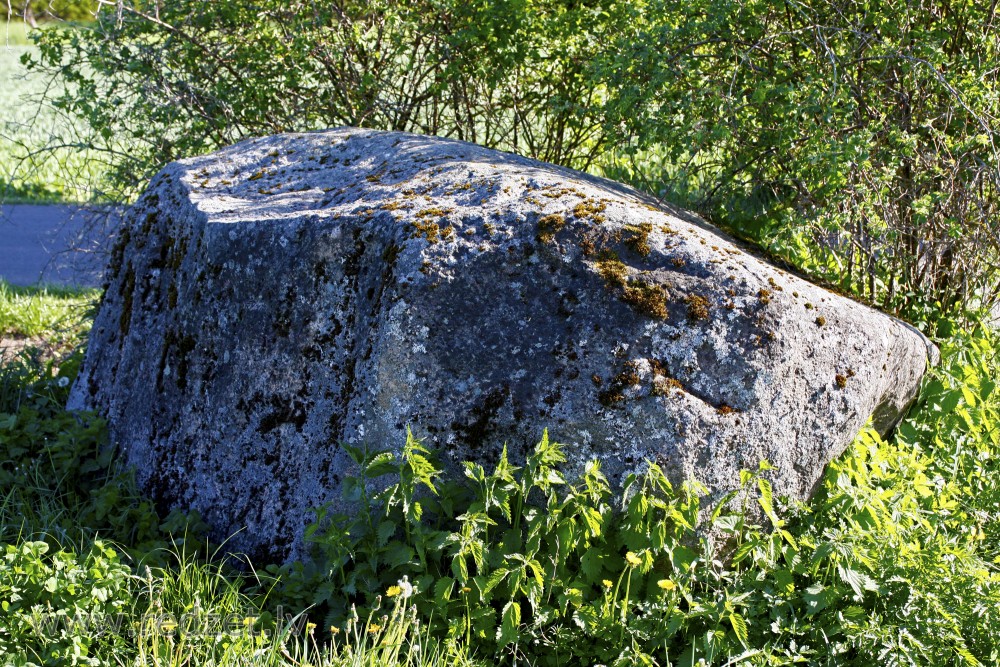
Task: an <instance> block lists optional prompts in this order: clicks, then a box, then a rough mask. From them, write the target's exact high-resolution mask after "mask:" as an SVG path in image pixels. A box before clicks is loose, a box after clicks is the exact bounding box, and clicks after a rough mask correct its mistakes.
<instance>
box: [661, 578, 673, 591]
mask: <svg viewBox="0 0 1000 667" xmlns="http://www.w3.org/2000/svg"><path fill="white" fill-rule="evenodd" d="M656 585H657V586H659V587H660V590H664V591H672V590H674V589H675V588H677V584H675V583H674V582H673V580H672V579H660V580H659V581H657V582H656Z"/></svg>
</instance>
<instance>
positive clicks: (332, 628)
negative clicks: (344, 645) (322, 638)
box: [330, 625, 340, 636]
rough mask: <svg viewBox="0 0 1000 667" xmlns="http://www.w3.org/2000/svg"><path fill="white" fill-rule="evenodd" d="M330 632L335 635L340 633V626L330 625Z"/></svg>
mask: <svg viewBox="0 0 1000 667" xmlns="http://www.w3.org/2000/svg"><path fill="white" fill-rule="evenodd" d="M330 634H331V635H334V636H337V635H339V634H340V628H338V627H337V626H336V625H331V626H330Z"/></svg>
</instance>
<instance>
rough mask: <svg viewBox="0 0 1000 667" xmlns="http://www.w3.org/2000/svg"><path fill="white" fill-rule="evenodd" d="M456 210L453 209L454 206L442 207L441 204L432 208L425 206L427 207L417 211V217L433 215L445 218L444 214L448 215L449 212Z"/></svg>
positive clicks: (430, 216)
mask: <svg viewBox="0 0 1000 667" xmlns="http://www.w3.org/2000/svg"><path fill="white" fill-rule="evenodd" d="M454 210H455V209H453V208H442V207H440V206H432V207H430V208H425V209H422V210H420V211H417V217H418V218H432V217H436V218H443V217H444V216H446V215H448V214H449V213H451V212H452V211H454Z"/></svg>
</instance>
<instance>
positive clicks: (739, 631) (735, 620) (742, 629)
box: [729, 612, 750, 646]
mask: <svg viewBox="0 0 1000 667" xmlns="http://www.w3.org/2000/svg"><path fill="white" fill-rule="evenodd" d="M729 623H730V624H731V625H732V626H733V632H735V633H736V638H737V639H738V640H739V641H740V643H741V644H743V645H744V646H746V645H747V639H748V638H749V636H750V633H749V631H748V630H747V622H746V621H745V620H743V617H742V616H740V615H739V614H737V613H736V612H733V613H731V614H730V615H729Z"/></svg>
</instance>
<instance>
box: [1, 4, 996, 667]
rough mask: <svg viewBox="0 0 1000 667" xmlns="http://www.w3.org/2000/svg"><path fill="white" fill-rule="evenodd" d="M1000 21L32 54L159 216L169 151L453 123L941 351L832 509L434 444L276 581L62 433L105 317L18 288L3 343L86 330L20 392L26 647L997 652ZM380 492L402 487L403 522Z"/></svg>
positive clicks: (837, 8) (268, 35)
mask: <svg viewBox="0 0 1000 667" xmlns="http://www.w3.org/2000/svg"><path fill="white" fill-rule="evenodd" d="M993 12H994V8H991V7H989V6H988V5H982V4H975V3H972V2H968V1H965V0H958V1H957V2H956V1H948V0H911V1H910V2H908V3H906V4H903V5H899V4H896V5H895V6H890V5H889V4H884V3H883V4H878V3H875V4H873V3H862V2H860V1H855V0H806V1H805V2H776V3H771V2H758V1H756V0H690V1H688V2H684V3H677V2H667V1H665V0H644V1H643V2H638V3H596V2H568V1H566V0H504V1H502V2H478V1H475V0H474V1H472V2H470V1H468V0H463V1H462V2H457V1H455V0H435V1H433V2H431V1H430V0H427V1H424V0H418V1H416V2H407V3H398V2H392V1H390V0H377V1H375V2H359V1H355V0H337V1H335V2H330V3H302V2H276V1H272V0H257V1H256V2H250V1H249V0H217V1H215V2H202V1H197V2H196V1H194V0H171V1H167V2H155V3H153V2H149V3H146V2H138V1H137V2H119V3H115V5H113V6H111V5H109V6H108V7H104V8H102V9H101V10H100V11H99V12H97V16H96V19H97V20H96V21H94V22H91V23H88V24H86V25H84V26H81V27H78V28H75V29H72V30H44V31H40V32H36V33H34V35H35V37H36V39H37V42H38V44H37V50H26V51H25V57H24V61H25V63H26V64H27V65H28V66H29V67H30V68H31V71H32V72H33V73H35V74H36V75H37V74H41V73H47V74H49V75H52V76H56V77H58V78H57V79H55V80H56V81H58V82H59V83H58V85H57V86H56V87H53V88H51V89H48V91H47V92H46V91H40V93H41V94H42V95H43V99H44V100H46V101H47V102H50V103H51V104H53V105H54V109H55V111H56V112H58V113H61V114H66V115H67V116H69V117H72V118H75V119H76V120H75V121H74V122H75V123H79V124H78V125H73V127H74V128H77V129H74V130H73V132H74V133H76V132H77V130H79V134H78V135H77V139H76V140H75V141H74V142H73V146H74V147H75V148H77V149H80V150H87V151H90V152H89V153H88V155H90V156H93V157H96V156H99V157H100V160H102V161H103V162H104V164H105V165H106V168H105V169H102V170H101V171H100V174H102V175H103V176H102V177H103V178H104V179H105V180H104V182H103V183H102V185H101V187H100V188H99V189H100V191H102V192H104V193H106V195H105V196H108V197H111V198H115V199H129V198H131V197H134V196H135V194H136V193H137V192H138V191H139V190H140V189H141V188H142V186H143V184H144V183H145V182H146V181H147V180H148V178H149V177H150V175H151V174H152V173H154V172H155V171H156V170H157V169H158V168H159V167H160V166H161V165H162V164H163V163H164V162H165V161H167V160H171V159H175V158H179V157H184V156H187V155H191V154H193V153H199V152H204V151H208V150H211V149H212V148H214V147H217V146H219V145H222V144H227V143H231V142H233V141H236V140H238V139H240V138H242V137H244V136H249V135H256V134H270V133H273V132H278V131H286V130H308V129H314V128H319V127H326V126H333V125H343V124H351V125H360V126H366V127H376V128H385V129H399V130H407V131H414V132H424V133H433V134H441V135H445V136H451V137H456V138H460V139H466V140H470V141H476V142H479V143H482V144H485V145H489V146H495V147H498V148H504V149H508V150H514V151H517V152H520V153H523V154H527V155H531V156H534V157H538V158H540V159H544V160H549V161H553V162H558V163H561V164H566V165H569V166H573V167H577V168H582V169H588V170H591V171H594V172H598V173H604V174H607V175H610V176H613V177H615V178H618V179H621V180H626V181H629V182H631V183H633V184H635V185H637V186H638V187H640V188H643V189H645V190H647V191H649V192H652V193H654V194H657V195H660V196H662V197H664V198H666V199H668V200H672V201H674V202H676V203H679V204H682V205H685V206H688V207H690V208H694V209H696V210H698V211H699V212H701V213H703V214H705V215H706V216H708V217H710V218H711V219H712V220H713V221H715V222H717V223H719V224H722V225H725V226H727V227H728V228H730V229H731V230H733V231H734V232H736V233H738V234H740V235H743V236H747V237H749V238H751V239H755V240H757V241H758V242H759V243H761V244H763V245H765V246H766V247H768V248H769V249H770V250H771V251H772V252H774V253H775V254H777V255H778V256H780V257H783V258H785V259H786V260H787V261H789V262H790V263H791V264H793V265H795V266H797V267H799V268H801V269H803V270H805V271H807V272H810V273H811V274H812V275H813V276H815V277H816V278H819V279H825V280H828V281H830V282H832V283H833V284H835V285H836V286H838V287H840V288H842V289H844V290H846V291H849V292H851V293H854V294H856V295H858V296H859V297H863V298H866V299H868V300H871V301H874V302H876V303H877V304H879V305H881V306H882V307H884V308H885V309H887V310H890V311H892V312H896V313H899V314H902V315H904V316H906V317H907V318H909V319H910V320H911V321H913V322H914V323H916V324H918V325H919V326H920V327H921V328H922V329H923V330H924V331H925V332H926V333H928V334H929V335H931V336H932V337H934V338H935V340H936V341H937V342H938V343H939V344H940V346H941V350H942V363H941V365H940V367H939V368H937V369H935V370H934V371H932V373H931V374H930V375H929V376H928V377H927V378H926V380H925V382H924V385H923V388H922V391H921V394H920V397H919V399H918V401H917V403H916V405H915V406H914V408H913V410H912V411H911V413H910V415H909V416H908V417H907V418H906V419H905V420H904V421H903V422H902V423H901V425H900V426H899V427H898V428H897V430H896V431H895V433H894V434H893V435H892V437H891V438H890V439H889V440H885V441H884V440H882V439H881V438H879V437H878V436H877V434H875V433H873V432H871V431H864V432H863V433H861V434H860V435H859V437H858V438H857V440H856V442H855V443H854V445H853V446H852V447H851V448H850V449H849V451H848V452H846V453H845V455H844V456H843V457H841V458H840V459H838V460H837V461H835V462H834V463H832V464H831V465H830V466H829V467H828V469H827V471H826V474H825V476H824V478H823V480H822V482H821V484H820V487H819V490H818V492H817V494H816V496H815V497H814V498H813V499H812V500H811V501H810V502H809V503H808V504H805V505H789V504H787V503H786V502H784V501H783V500H782V499H779V498H774V497H773V494H772V493H771V489H770V486H769V485H768V483H767V464H766V462H763V463H762V465H761V468H760V469H759V470H754V471H747V472H746V473H745V474H744V476H743V479H742V480H741V481H742V483H743V487H744V493H743V494H741V495H740V496H739V497H736V498H733V499H732V501H733V502H732V503H729V504H720V505H718V506H714V507H706V506H704V501H703V494H702V491H701V488H700V487H699V485H698V484H697V482H696V481H695V480H691V481H690V482H689V483H688V484H687V485H685V486H683V487H682V488H676V487H672V486H671V485H670V484H669V483H668V482H667V481H666V479H665V478H664V477H663V476H662V474H661V473H660V471H659V470H658V469H657V468H656V467H655V466H650V467H649V469H648V471H647V472H646V473H645V474H644V475H642V476H641V477H638V478H634V479H630V480H629V484H628V486H629V491H628V493H626V494H625V495H624V499H623V500H622V499H619V500H615V498H616V497H618V498H621V497H620V496H614V495H613V494H612V493H611V490H610V489H609V488H608V485H607V483H606V481H605V480H604V478H603V477H602V476H601V473H600V468H599V466H598V465H596V464H594V465H592V466H590V467H589V468H588V470H587V473H586V474H585V475H584V476H583V477H582V478H580V479H575V480H568V479H565V478H564V477H563V475H562V473H561V472H560V465H561V463H562V454H561V452H560V447H559V446H558V445H557V444H556V443H550V442H548V440H547V439H544V438H542V442H541V444H539V446H538V447H537V448H536V450H535V452H534V454H533V455H532V456H531V457H530V458H529V459H528V460H527V461H524V462H516V463H515V462H512V461H507V460H506V459H503V460H501V462H500V463H499V464H498V465H497V466H496V467H495V468H494V469H493V470H484V469H481V468H479V467H477V466H474V465H469V466H467V467H466V471H465V472H466V474H465V476H464V477H460V478H457V479H452V478H445V477H444V476H443V475H442V473H441V472H440V470H439V469H438V467H437V465H436V464H435V461H434V453H433V452H430V451H427V450H426V449H425V448H424V447H423V446H422V445H421V444H420V443H419V442H418V441H415V440H413V439H412V438H411V439H410V440H409V441H408V442H407V443H405V447H404V448H403V449H402V453H401V454H399V455H393V454H388V453H379V452H374V451H355V452H354V455H355V457H356V459H357V461H358V462H359V464H361V469H362V471H363V472H362V477H361V478H360V479H357V480H354V483H353V484H349V485H348V487H349V490H350V492H352V493H354V494H355V500H357V501H358V502H360V503H363V504H364V505H366V509H367V511H362V512H360V513H359V514H357V515H356V516H350V517H347V516H331V515H330V514H329V512H328V511H327V510H326V509H324V508H317V509H316V521H315V523H314V524H313V526H312V527H311V528H310V530H309V533H308V538H309V540H310V541H311V543H312V544H313V545H314V547H315V559H314V560H313V561H311V562H307V563H294V564H286V565H274V564H270V565H269V564H264V563H257V564H253V565H256V566H257V568H256V569H254V568H253V567H248V565H247V563H246V562H245V561H241V560H240V559H239V558H237V557H232V556H228V555H227V553H226V549H225V546H224V545H222V546H221V547H220V546H216V545H210V544H208V543H207V542H206V540H205V538H204V531H203V527H202V526H201V523H200V521H199V519H198V517H197V516H187V515H183V514H180V513H176V512H175V513H172V514H170V515H167V516H164V515H161V514H158V513H157V511H156V509H155V508H154V507H153V506H152V505H151V504H150V503H149V502H148V501H147V500H145V499H144V498H142V496H141V495H140V494H139V493H138V491H137V490H136V488H135V485H134V483H133V481H132V479H131V477H130V475H129V472H128V471H127V470H122V469H120V468H119V467H118V466H117V465H116V464H115V463H114V456H113V454H112V452H111V450H110V449H109V447H108V443H107V442H106V432H105V429H104V427H103V425H102V424H101V422H100V420H98V419H97V418H96V417H93V416H88V415H74V414H69V413H66V412H65V411H64V409H63V405H64V404H65V399H66V396H67V392H68V385H69V383H70V381H71V379H72V377H73V376H74V375H75V372H76V369H77V367H78V365H79V362H80V349H79V348H80V347H81V346H82V344H83V337H84V336H85V331H86V326H87V319H86V315H85V309H86V308H87V307H88V303H89V302H90V300H92V299H93V298H94V295H93V294H84V295H74V294H67V293H59V292H54V293H35V292H30V291H28V292H26V291H24V290H15V289H11V288H7V287H5V286H0V336H11V335H14V336H37V335H40V334H41V335H44V336H45V337H46V338H51V337H53V335H56V337H60V338H61V340H62V341H63V345H62V346H61V347H58V348H57V349H55V350H50V351H49V353H48V354H45V355H40V354H31V353H25V354H23V355H21V356H20V357H19V358H18V359H17V360H15V361H13V362H9V363H5V364H3V365H2V366H0V448H2V449H3V451H4V456H3V457H0V458H2V460H0V544H2V548H3V549H4V555H3V557H4V561H3V564H2V565H0V653H2V654H3V655H4V656H5V660H6V661H7V662H9V663H11V664H29V663H30V664H52V665H62V664H102V663H108V664H138V665H147V664H148V665H154V664H155V665H166V664H170V665H184V664H207V663H209V662H210V661H213V662H214V664H220V665H236V664H240V665H243V664H246V665H256V664H260V665H297V664H331V665H347V664H351V665H354V664H358V665H360V664H366V665H380V666H384V667H392V666H393V665H396V664H408V665H409V664H412V665H436V664H439V663H442V664H443V663H447V664H455V663H458V664H465V663H472V662H481V663H484V664H501V663H502V664H514V663H533V664H540V665H590V664H615V665H635V664H642V665H647V664H659V665H667V664H671V665H684V666H685V667H687V666H689V665H690V666H692V667H693V665H695V664H699V661H703V664H707V665H736V664H752V665H782V664H793V663H808V664H823V665H859V666H861V665H872V664H880V665H881V664H885V665H953V664H962V665H976V664H997V663H998V662H1000V570H998V565H997V563H998V562H1000V393H998V391H997V387H996V383H997V378H998V377H1000V358H998V356H997V352H998V344H997V341H996V339H995V333H993V331H992V330H991V329H990V327H989V326H987V325H985V324H983V323H982V317H983V314H984V311H985V310H986V309H987V308H988V307H989V306H991V305H993V304H995V303H996V302H997V300H998V295H1000V287H998V285H1000V283H998V280H1000V276H998V271H1000V269H998V267H1000V256H998V250H1000V223H998V222H997V202H998V191H997V185H998V178H1000V160H998V159H997V156H996V154H995V147H994V144H995V143H996V141H997V131H996V122H995V118H996V117H997V116H998V112H1000V108H998V105H1000V95H998V90H997V82H996V76H997V72H998V71H1000V62H998V53H997V49H998V48H1000V47H998V42H997V40H996V39H995V36H994V35H993V30H994V22H995V16H994V15H993ZM84 18H85V17H84ZM33 142H34V143H33ZM43 143H44V142H43ZM49 143H50V144H51V146H50V147H52V148H55V147H56V144H59V143H60V142H59V141H56V140H53V141H50V142H49ZM62 143H65V142H62ZM35 145H37V141H36V140H35V139H33V138H32V139H25V140H24V141H23V142H22V144H21V148H24V149H26V147H28V146H35ZM60 150H62V149H60ZM93 162H94V160H92V159H89V158H88V160H87V164H88V165H92V164H93ZM39 164H41V163H39ZM88 169H91V171H88V172H87V174H86V178H87V180H88V182H89V179H90V178H91V177H92V176H93V175H94V174H96V173H98V172H95V171H93V169H92V167H88ZM14 180H15V179H13V178H11V181H12V182H13V181H14ZM36 183H38V184H39V185H38V187H41V188H43V189H44V188H45V187H47V186H46V184H45V182H44V181H42V180H39V181H36ZM15 186H16V183H15ZM18 187H19V186H18ZM15 191H17V190H16V188H15ZM62 191H63V190H60V192H62ZM85 191H86V192H93V191H94V188H92V187H89V186H88V189H86V190H85ZM22 194H24V195H25V196H31V192H29V191H27V190H24V192H23V193H22ZM42 194H43V195H46V193H45V192H43V193H42ZM57 195H58V192H57ZM70 312H74V313H76V315H77V318H76V319H74V320H73V321H72V322H67V320H66V318H67V315H68V313H70ZM80 318H82V319H80ZM81 322H82V323H81ZM67 340H69V341H73V340H76V341H77V342H78V343H79V345H78V346H77V350H76V352H75V353H72V354H69V355H66V354H65V353H64V350H65V349H67V348H68V347H72V345H71V344H66V341H67ZM53 355H55V356H53ZM538 427H539V435H540V436H541V434H542V430H543V427H544V424H539V425H538ZM400 444H402V443H400ZM372 477H380V478H381V479H382V480H389V482H388V488H387V490H386V491H385V492H384V493H383V494H380V495H379V496H378V497H368V495H367V490H368V488H369V487H368V486H366V484H365V483H364V482H365V480H366V479H368V478H372ZM748 504H752V505H753V506H754V507H755V508H759V510H760V511H754V512H749V513H748V512H746V511H745V510H746V508H747V506H748ZM699 516H700V517H701V519H702V523H698V522H697V521H696V519H697V517H699ZM753 516H762V517H763V521H764V525H757V524H756V523H755V522H754V521H752V520H751V519H749V518H748V517H753ZM81 619H86V621H87V622H80V620H81ZM213 619H214V620H213ZM218 619H228V621H229V622H228V623H227V624H225V625H224V626H223V625H220V624H219V623H218ZM191 624H195V625H194V626H192V625H191ZM193 628H196V629H197V630H198V631H195V629H193ZM206 628H207V631H204V632H202V631H201V630H206Z"/></svg>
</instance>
